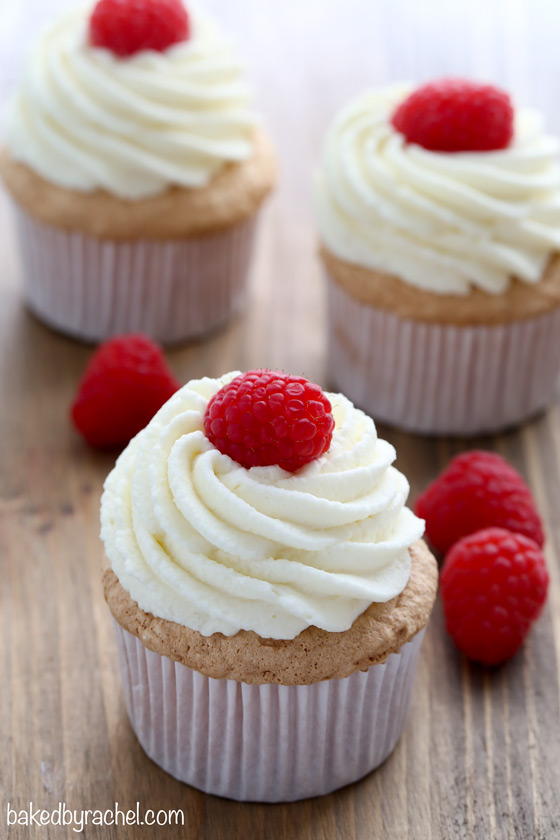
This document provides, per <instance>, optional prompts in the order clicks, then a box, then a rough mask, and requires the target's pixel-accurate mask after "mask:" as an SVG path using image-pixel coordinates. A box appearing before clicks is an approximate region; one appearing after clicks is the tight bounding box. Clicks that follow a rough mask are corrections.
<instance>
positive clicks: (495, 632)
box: [440, 528, 548, 665]
mask: <svg viewBox="0 0 560 840" xmlns="http://www.w3.org/2000/svg"><path fill="white" fill-rule="evenodd" d="M440 580H441V597H442V599H443V609H444V612H445V621H446V626H447V630H448V632H449V634H450V635H451V637H452V638H453V640H454V642H455V644H456V645H457V647H458V648H459V650H461V651H462V652H463V653H464V654H465V655H466V656H468V657H469V658H470V659H475V660H477V661H478V662H484V663H485V664H486V665H497V664H499V663H500V662H504V661H505V660H506V659H509V658H510V657H512V656H513V654H514V653H515V652H516V651H517V650H518V648H519V647H520V645H521V643H522V642H523V640H524V638H525V636H526V635H527V633H528V632H529V628H530V626H531V624H532V623H533V621H535V619H536V618H537V617H538V616H539V613H540V612H541V610H542V607H543V604H544V602H545V600H546V593H547V589H548V571H547V569H546V564H545V560H544V557H543V555H542V552H541V550H540V549H539V547H538V545H537V544H536V543H535V542H534V541H533V540H530V539H528V538H527V537H525V536H523V535H522V534H514V533H512V532H511V531H507V530H506V529H505V528H487V529H485V530H483V531H477V532H476V533H475V534H471V535H470V536H468V537H465V538H464V539H462V540H460V541H459V542H458V543H455V545H454V546H453V548H452V549H451V551H450V552H449V554H448V555H447V557H446V558H445V563H444V566H443V569H442V572H441V579H440Z"/></svg>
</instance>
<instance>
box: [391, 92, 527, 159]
mask: <svg viewBox="0 0 560 840" xmlns="http://www.w3.org/2000/svg"><path fill="white" fill-rule="evenodd" d="M513 118H514V111H513V105H512V103H511V100H510V98H509V96H508V94H507V93H505V92H504V91H502V90H499V89H498V88H496V87H493V86H492V85H486V84H480V83H477V82H472V81H468V80H467V79H439V80H437V81H433V82H429V83H428V84H426V85H422V87H419V88H417V89H416V90H415V91H414V92H413V93H411V94H410V96H408V97H407V98H406V99H405V100H404V102H401V104H400V105H399V106H398V107H397V108H396V110H395V112H394V114H393V116H392V119H391V123H392V125H393V127H394V128H396V129H397V131H399V132H400V133H401V134H404V136H405V137H406V139H407V140H408V142H409V143H416V144H417V145H419V146H423V147H424V148H425V149H430V150H431V151H434V152H487V151H493V150H496V149H505V148H507V146H509V144H510V143H511V140H512V137H513Z"/></svg>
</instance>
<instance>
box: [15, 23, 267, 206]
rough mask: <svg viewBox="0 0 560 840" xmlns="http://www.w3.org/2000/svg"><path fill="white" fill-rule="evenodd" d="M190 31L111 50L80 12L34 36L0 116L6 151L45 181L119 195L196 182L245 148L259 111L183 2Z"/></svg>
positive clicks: (226, 51)
mask: <svg viewBox="0 0 560 840" xmlns="http://www.w3.org/2000/svg"><path fill="white" fill-rule="evenodd" d="M189 13H190V20H191V36H190V38H189V40H187V41H185V42H182V43H179V44H175V45H174V46H172V47H170V48H169V49H168V50H166V51H165V52H162V53H160V52H155V51H153V50H144V51H142V52H139V53H136V54H135V55H133V56H130V57H128V58H119V57H117V56H115V55H113V53H111V52H110V51H109V50H107V49H102V48H98V47H92V46H91V45H90V44H89V43H88V10H87V9H81V10H78V11H75V10H74V11H72V12H70V13H67V14H66V15H64V16H63V17H62V18H61V19H60V20H59V21H58V22H57V23H56V24H55V25H54V26H52V27H51V28H50V29H48V30H47V31H46V32H45V33H44V35H43V36H42V37H41V38H40V39H39V41H38V43H37V44H36V46H35V49H34V50H32V52H31V53H30V55H29V57H28V60H27V62H26V65H25V68H24V72H23V76H22V79H21V82H20V85H19V88H18V90H17V91H16V93H15V96H14V97H13V99H12V101H11V103H10V105H9V107H8V112H7V115H6V125H5V143H6V147H7V149H8V151H9V153H10V155H11V156H12V157H13V158H15V159H16V160H18V161H21V162H22V163H25V164H27V165H28V166H29V167H30V168H31V169H33V170H34V171H35V172H36V173H37V174H38V175H40V176H41V177H43V178H45V179H46V180H47V181H49V182H51V183H53V184H55V185H57V186H60V187H66V188H68V189H72V190H81V191H92V190H95V189H104V190H107V191H108V192H110V193H112V194H114V195H116V196H118V197H120V198H126V199H137V198H142V197H146V196H151V195H155V194H157V193H159V192H162V191H163V190H165V189H166V188H167V187H169V186H171V185H175V186H180V187H204V186H205V185H207V184H208V183H209V181H210V180H211V178H212V176H213V175H214V174H215V173H216V172H217V171H218V170H219V168H220V167H222V166H223V165H224V164H225V163H226V162H228V161H242V160H245V159H246V158H248V157H249V155H250V154H251V150H252V137H253V133H254V128H255V124H256V116H255V114H254V112H253V110H252V108H251V106H250V91H249V88H248V86H247V84H246V82H245V81H244V78H243V70H242V67H241V66H240V64H239V61H238V59H237V57H236V55H235V51H234V49H233V46H232V44H231V43H230V41H229V40H228V39H227V38H226V37H224V36H223V35H222V34H221V33H220V32H219V31H218V29H217V28H216V27H215V25H214V24H213V22H212V21H210V20H208V19H206V18H204V17H200V15H199V14H198V13H196V11H194V12H193V11H192V10H189Z"/></svg>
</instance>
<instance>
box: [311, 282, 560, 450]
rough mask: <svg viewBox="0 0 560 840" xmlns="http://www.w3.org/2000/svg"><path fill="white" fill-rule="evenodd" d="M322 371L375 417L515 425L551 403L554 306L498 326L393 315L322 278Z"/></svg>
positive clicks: (478, 429)
mask: <svg viewBox="0 0 560 840" xmlns="http://www.w3.org/2000/svg"><path fill="white" fill-rule="evenodd" d="M328 298H329V300H328V311H329V330H328V332H329V338H328V368H327V370H328V374H329V378H330V380H331V381H332V383H333V386H334V387H335V388H336V389H337V390H340V391H342V392H343V393H344V394H346V396H347V397H349V398H350V399H351V400H352V401H353V402H354V403H355V404H356V405H358V406H359V407H360V408H363V409H364V410H365V411H366V412H368V413H369V414H371V416H372V417H373V418H374V419H375V420H378V421H379V422H383V423H388V424H389V425H394V426H398V427H400V428H402V429H405V430H407V431H412V432H423V433H427V434H458V435H473V434H480V433H490V432H495V431H498V430H500V429H504V428H507V427H509V426H514V425H517V424H518V423H521V422H522V421H523V420H526V419H528V418H529V417H531V416H532V415H534V414H536V413H537V412H538V411H540V410H542V409H543V408H545V406H546V405H547V404H548V403H549V402H550V400H551V398H552V395H553V391H554V386H555V384H556V380H557V378H558V373H559V371H560V309H556V310H554V311H552V312H550V313H547V314H545V315H541V316H538V317H535V318H529V319H527V320H525V321H515V322H512V323H510V324H504V325H499V326H479V327H458V326H454V325H449V326H447V325H439V324H427V323H423V322H421V321H413V320H407V319H404V318H401V317H400V316H398V315H395V314H394V313H392V312H388V311H386V310H383V309H378V308H375V307H373V306H369V305H367V304H364V303H362V302H360V301H358V300H356V299H355V298H353V297H352V296H351V295H350V294H348V293H347V292H346V291H345V290H344V289H342V288H341V287H340V286H339V285H338V284H337V283H335V282H334V281H333V280H332V279H331V278H329V279H328Z"/></svg>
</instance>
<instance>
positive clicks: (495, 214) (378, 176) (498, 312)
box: [314, 80, 560, 435]
mask: <svg viewBox="0 0 560 840" xmlns="http://www.w3.org/2000/svg"><path fill="white" fill-rule="evenodd" d="M557 155H558V141H557V140H556V139H554V138H552V137H550V136H549V135H547V134H546V133H545V132H544V130H543V124H542V119H541V117H540V116H539V115H538V114H537V113H535V112H533V111H528V110H524V109H514V107H513V106H512V104H511V102H510V99H509V97H508V96H507V94H505V93H503V92H501V91H499V90H497V89H495V88H493V87H490V86H485V85H479V84H475V83H473V82H466V81H457V80H443V81H440V82H433V83H431V84H428V85H425V86H424V87H422V88H419V89H417V90H413V89H412V88H411V87H410V86H407V85H401V84H397V85H393V86H390V87H387V88H384V89H380V90H373V91H367V92H366V93H363V94H361V95H360V96H358V97H357V98H356V99H355V100H354V101H352V102H351V103H350V104H349V105H348V106H347V107H346V108H344V109H343V110H342V111H341V113H340V114H339V115H338V116H337V117H336V119H335V121H334V123H333V125H332V127H331V128H330V130H329V133H328V135H327V139H326V143H325V147H324V154H323V158H322V162H321V164H320V168H319V171H318V173H317V176H316V180H315V190H314V198H315V208H316V217H317V221H318V228H319V233H320V240H321V255H322V259H323V263H324V266H325V268H326V273H327V278H328V299H329V330H328V335H329V372H330V376H331V378H332V381H333V383H334V384H335V385H336V386H337V387H344V389H345V392H346V393H347V394H348V396H349V397H350V398H351V399H352V400H353V401H354V402H355V403H356V404H357V405H359V406H361V407H362V408H363V409H364V410H366V411H368V412H370V413H372V414H373V416H374V417H376V419H378V420H380V421H383V422H386V423H388V424H390V425H394V426H397V427H400V428H403V429H407V430H410V431H415V432H424V433H445V434H465V435H470V434H478V433H483V432H494V431H497V430H499V429H503V428H505V427H508V426H513V425H515V424H517V423H520V422H521V421H523V420H525V419H527V418H529V417H531V416H532V415H534V414H535V413H536V412H538V411H539V410H541V409H543V408H544V407H545V406H546V405H547V403H548V402H549V400H550V399H551V396H552V393H553V389H554V385H555V382H556V379H557V374H558V370H559V367H560V342H559V341H558V338H557V335H558V331H559V330H560V259H559V257H558V250H559V248H560V169H559V167H558V162H557Z"/></svg>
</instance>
